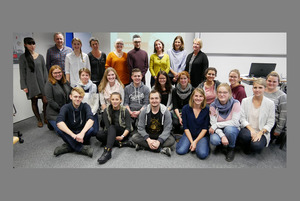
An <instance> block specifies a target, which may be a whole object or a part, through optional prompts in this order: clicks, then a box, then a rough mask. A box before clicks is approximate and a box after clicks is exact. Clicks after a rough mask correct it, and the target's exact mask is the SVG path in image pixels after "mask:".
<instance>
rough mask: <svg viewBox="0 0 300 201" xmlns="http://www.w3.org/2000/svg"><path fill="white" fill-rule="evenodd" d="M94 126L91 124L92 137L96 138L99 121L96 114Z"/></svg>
mask: <svg viewBox="0 0 300 201" xmlns="http://www.w3.org/2000/svg"><path fill="white" fill-rule="evenodd" d="M93 120H94V124H93V128H94V131H93V135H94V136H96V135H97V133H98V132H99V120H98V113H96V114H95V115H94V118H93Z"/></svg>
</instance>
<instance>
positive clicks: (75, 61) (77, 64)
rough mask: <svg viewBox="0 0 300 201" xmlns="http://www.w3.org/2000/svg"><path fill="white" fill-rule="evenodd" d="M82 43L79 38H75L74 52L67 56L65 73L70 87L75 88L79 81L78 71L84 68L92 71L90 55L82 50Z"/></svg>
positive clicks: (73, 42) (73, 43)
mask: <svg viewBox="0 0 300 201" xmlns="http://www.w3.org/2000/svg"><path fill="white" fill-rule="evenodd" d="M81 47H82V42H81V40H80V39H79V38H73V40H72V48H73V52H71V53H69V54H67V55H66V61H65V62H66V63H65V73H66V78H67V80H68V81H69V82H70V85H71V86H72V87H74V86H75V85H76V84H77V83H78V81H79V76H78V71H79V70H80V69H82V68H87V69H89V70H91V66H90V59H89V57H88V55H87V54H86V53H84V52H82V50H81Z"/></svg>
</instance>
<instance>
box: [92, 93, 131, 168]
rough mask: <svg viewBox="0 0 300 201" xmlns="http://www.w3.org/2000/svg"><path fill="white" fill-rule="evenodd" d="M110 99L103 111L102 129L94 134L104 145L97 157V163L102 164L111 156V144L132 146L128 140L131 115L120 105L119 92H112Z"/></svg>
mask: <svg viewBox="0 0 300 201" xmlns="http://www.w3.org/2000/svg"><path fill="white" fill-rule="evenodd" d="M110 101H111V104H110V105H109V106H108V107H107V108H105V110H104V112H103V121H104V124H105V127H104V130H103V131H100V132H99V133H98V134H97V135H96V138H97V139H98V140H99V141H100V142H102V145H105V147H104V152H103V153H102V155H101V157H100V158H99V159H98V163H99V164H104V163H106V162H107V161H108V160H109V159H110V158H111V151H112V148H113V146H118V147H119V148H121V147H133V143H132V142H131V141H130V140H129V137H130V132H131V131H132V130H133V128H132V125H131V117H130V114H129V112H128V110H127V109H126V107H125V106H123V105H121V103H122V97H121V94H120V93H119V92H113V93H112V94H111V95H110Z"/></svg>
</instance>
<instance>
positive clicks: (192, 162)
mask: <svg viewBox="0 0 300 201" xmlns="http://www.w3.org/2000/svg"><path fill="white" fill-rule="evenodd" d="M36 124H37V122H36V120H35V118H34V117H31V118H29V119H26V120H23V121H20V122H17V123H15V124H14V131H21V133H22V134H23V139H24V143H22V144H20V143H17V144H15V145H13V166H14V167H15V168H285V167H286V158H287V156H286V155H287V154H286V153H287V151H286V146H285V147H284V148H283V150H280V149H279V145H276V144H274V143H273V144H271V145H270V146H269V147H267V148H265V149H264V150H263V152H262V153H261V154H256V155H245V154H244V153H243V152H242V151H241V150H237V151H236V155H235V159H234V161H233V162H230V163H229V162H226V161H225V156H224V155H223V154H222V153H218V154H214V153H210V155H209V157H208V158H206V159H205V160H200V159H198V158H197V156H196V154H194V153H188V154H186V155H177V154H176V153H175V151H172V156H171V157H168V156H166V155H163V154H160V153H152V152H149V151H144V150H140V151H135V149H133V148H129V147H125V148H114V149H113V150H112V158H111V159H110V160H109V161H108V162H107V163H106V164H103V165H99V164H98V163H97V159H98V158H99V157H100V156H101V154H102V152H103V147H101V146H100V145H101V143H100V142H99V141H98V140H97V139H95V138H94V137H93V138H92V139H91V146H92V147H93V148H94V156H93V158H89V157H87V156H83V155H79V154H76V153H68V154H64V155H61V156H58V157H55V156H54V155H53V151H54V149H55V147H57V146H59V145H61V144H62V143H63V141H62V139H61V138H60V137H58V136H57V135H56V134H55V132H54V131H50V130H48V128H47V126H46V125H44V127H42V128H38V127H37V126H36Z"/></svg>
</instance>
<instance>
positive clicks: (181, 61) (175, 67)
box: [167, 36, 187, 84]
mask: <svg viewBox="0 0 300 201" xmlns="http://www.w3.org/2000/svg"><path fill="white" fill-rule="evenodd" d="M167 54H168V55H169V57H170V73H169V76H170V78H171V81H172V84H175V83H176V82H177V79H178V74H179V73H180V72H182V71H184V69H185V62H186V57H187V52H186V51H185V50H184V42H183V38H182V37H181V36H176V37H175V39H174V41H173V48H172V49H169V50H168V51H167Z"/></svg>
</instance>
